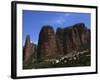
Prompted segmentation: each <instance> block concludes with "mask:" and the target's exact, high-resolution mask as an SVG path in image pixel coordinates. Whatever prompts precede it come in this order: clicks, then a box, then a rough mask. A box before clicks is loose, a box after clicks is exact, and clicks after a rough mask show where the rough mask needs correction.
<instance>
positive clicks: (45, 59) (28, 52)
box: [23, 23, 91, 69]
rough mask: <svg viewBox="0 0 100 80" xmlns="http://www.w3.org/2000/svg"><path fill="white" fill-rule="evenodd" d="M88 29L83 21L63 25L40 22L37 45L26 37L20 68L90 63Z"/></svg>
mask: <svg viewBox="0 0 100 80" xmlns="http://www.w3.org/2000/svg"><path fill="white" fill-rule="evenodd" d="M90 38H91V36H90V29H87V28H86V26H85V24H84V23H78V24H75V25H72V26H69V27H65V28H57V30H56V32H54V29H53V27H52V26H50V25H46V26H43V27H42V28H41V31H40V34H39V40H38V45H36V44H34V43H31V42H30V36H29V35H28V36H27V37H26V42H25V45H24V47H23V69H32V68H56V67H75V66H76V67H77V66H90V65H91V64H90V63H91V60H90V58H91V54H90V43H91V42H90V40H91V39H90Z"/></svg>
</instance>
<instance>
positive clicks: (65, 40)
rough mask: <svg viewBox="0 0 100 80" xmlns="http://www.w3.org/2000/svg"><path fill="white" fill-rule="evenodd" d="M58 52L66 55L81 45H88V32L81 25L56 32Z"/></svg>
mask: <svg viewBox="0 0 100 80" xmlns="http://www.w3.org/2000/svg"><path fill="white" fill-rule="evenodd" d="M56 33H57V34H56V36H57V41H58V46H59V47H60V48H59V50H60V51H62V48H63V53H64V54H67V53H69V52H72V51H77V50H79V49H80V46H81V45H85V44H86V45H87V44H88V43H90V30H88V29H87V28H86V26H85V24H83V23H78V24H75V25H73V26H69V27H66V28H63V29H57V32H56Z"/></svg>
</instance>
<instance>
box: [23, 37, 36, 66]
mask: <svg viewBox="0 0 100 80" xmlns="http://www.w3.org/2000/svg"><path fill="white" fill-rule="evenodd" d="M34 58H36V45H35V44H33V43H31V42H30V36H29V35H28V36H27V37H26V41H25V46H24V48H23V63H24V66H27V65H28V64H30V63H31V62H32V59H34Z"/></svg>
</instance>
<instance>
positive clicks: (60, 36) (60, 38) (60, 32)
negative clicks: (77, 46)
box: [56, 28, 64, 55]
mask: <svg viewBox="0 0 100 80" xmlns="http://www.w3.org/2000/svg"><path fill="white" fill-rule="evenodd" d="M56 41H57V48H58V53H59V55H63V54H64V49H63V48H64V29H61V28H57V30H56Z"/></svg>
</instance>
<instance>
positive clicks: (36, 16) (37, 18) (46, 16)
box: [22, 10, 91, 44]
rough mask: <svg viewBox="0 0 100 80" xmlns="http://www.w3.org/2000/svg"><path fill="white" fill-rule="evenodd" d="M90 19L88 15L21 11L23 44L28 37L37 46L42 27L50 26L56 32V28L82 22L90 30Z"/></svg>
mask: <svg viewBox="0 0 100 80" xmlns="http://www.w3.org/2000/svg"><path fill="white" fill-rule="evenodd" d="M90 18H91V14H89V13H71V12H48V11H31V10H23V31H22V36H23V40H22V41H23V44H24V42H25V39H26V36H27V35H30V38H31V41H32V42H33V43H36V44H37V42H38V36H39V32H40V30H41V27H42V26H44V25H51V26H52V27H53V28H54V30H56V29H57V28H58V27H61V28H64V27H67V26H71V25H73V24H75V23H80V22H83V23H85V25H86V27H87V28H90V26H91V25H90V24H91V23H90V20H91V19H90Z"/></svg>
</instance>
